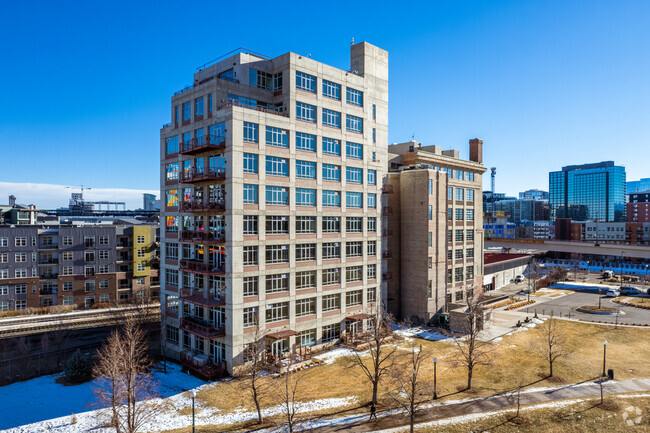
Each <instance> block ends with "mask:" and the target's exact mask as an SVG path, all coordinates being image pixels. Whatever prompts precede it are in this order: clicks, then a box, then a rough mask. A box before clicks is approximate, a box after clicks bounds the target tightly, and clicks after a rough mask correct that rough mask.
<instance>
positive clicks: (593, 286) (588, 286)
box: [551, 281, 618, 290]
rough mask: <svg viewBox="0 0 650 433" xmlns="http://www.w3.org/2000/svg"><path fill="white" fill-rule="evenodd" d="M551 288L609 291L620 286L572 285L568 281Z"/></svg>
mask: <svg viewBox="0 0 650 433" xmlns="http://www.w3.org/2000/svg"><path fill="white" fill-rule="evenodd" d="M551 287H552V288H554V289H578V288H582V289H594V290H596V289H605V290H609V289H611V288H616V287H618V286H609V285H607V284H598V283H587V282H584V283H570V282H567V281H562V282H560V283H555V284H553V285H552V286H551Z"/></svg>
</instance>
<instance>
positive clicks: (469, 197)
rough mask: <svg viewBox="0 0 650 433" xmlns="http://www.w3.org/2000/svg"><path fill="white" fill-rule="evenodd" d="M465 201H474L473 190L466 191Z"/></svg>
mask: <svg viewBox="0 0 650 433" xmlns="http://www.w3.org/2000/svg"><path fill="white" fill-rule="evenodd" d="M465 199H466V200H467V201H474V190H473V189H467V190H465Z"/></svg>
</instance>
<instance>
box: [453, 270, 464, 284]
mask: <svg viewBox="0 0 650 433" xmlns="http://www.w3.org/2000/svg"><path fill="white" fill-rule="evenodd" d="M454 274H455V275H454V281H455V282H459V281H463V268H456V269H454Z"/></svg>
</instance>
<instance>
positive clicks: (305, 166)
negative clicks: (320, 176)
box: [296, 160, 316, 179]
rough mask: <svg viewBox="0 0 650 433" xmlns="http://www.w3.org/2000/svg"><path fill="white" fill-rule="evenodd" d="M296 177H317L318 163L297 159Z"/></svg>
mask: <svg viewBox="0 0 650 433" xmlns="http://www.w3.org/2000/svg"><path fill="white" fill-rule="evenodd" d="M296 177H297V178H301V179H316V163H315V162H311V161H300V160H296Z"/></svg>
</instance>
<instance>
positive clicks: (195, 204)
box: [180, 199, 226, 212]
mask: <svg viewBox="0 0 650 433" xmlns="http://www.w3.org/2000/svg"><path fill="white" fill-rule="evenodd" d="M180 205H181V206H180V211H181V212H223V211H225V210H226V201H225V200H223V199H221V200H205V201H204V200H197V199H195V200H184V201H181V202H180Z"/></svg>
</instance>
